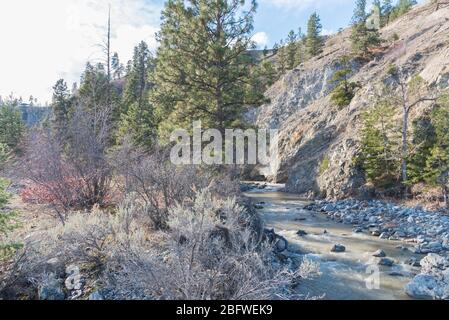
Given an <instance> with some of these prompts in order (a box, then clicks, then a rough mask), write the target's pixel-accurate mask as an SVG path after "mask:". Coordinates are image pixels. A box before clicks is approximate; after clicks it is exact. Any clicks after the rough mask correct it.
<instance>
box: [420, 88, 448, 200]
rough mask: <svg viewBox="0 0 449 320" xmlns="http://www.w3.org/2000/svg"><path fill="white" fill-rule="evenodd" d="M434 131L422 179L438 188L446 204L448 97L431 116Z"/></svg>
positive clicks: (442, 99) (441, 101)
mask: <svg viewBox="0 0 449 320" xmlns="http://www.w3.org/2000/svg"><path fill="white" fill-rule="evenodd" d="M431 122H432V125H433V127H434V130H435V138H434V145H433V147H432V149H431V152H430V155H429V157H428V158H427V161H426V167H425V169H424V178H425V181H426V182H427V183H429V184H430V185H433V186H440V187H441V189H442V191H443V195H444V198H445V202H446V205H449V203H448V188H449V97H448V96H444V97H442V98H441V99H440V100H439V101H438V106H437V107H436V109H435V110H434V111H433V112H432V114H431Z"/></svg>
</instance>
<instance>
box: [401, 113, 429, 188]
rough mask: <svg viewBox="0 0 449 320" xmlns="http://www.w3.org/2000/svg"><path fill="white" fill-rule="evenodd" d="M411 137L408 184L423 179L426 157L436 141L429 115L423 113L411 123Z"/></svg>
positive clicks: (422, 180)
mask: <svg viewBox="0 0 449 320" xmlns="http://www.w3.org/2000/svg"><path fill="white" fill-rule="evenodd" d="M412 126H413V139H412V143H411V144H412V146H413V148H412V150H413V151H412V152H411V154H410V159H409V161H408V171H409V173H408V184H409V185H413V184H416V183H419V182H424V181H425V176H424V174H423V173H424V170H423V168H425V167H426V163H427V159H428V158H429V157H430V154H431V151H432V148H433V146H434V145H435V143H436V134H435V128H434V127H433V125H432V119H431V116H430V115H428V114H424V115H423V116H421V117H419V118H417V119H415V120H414V121H413V123H412Z"/></svg>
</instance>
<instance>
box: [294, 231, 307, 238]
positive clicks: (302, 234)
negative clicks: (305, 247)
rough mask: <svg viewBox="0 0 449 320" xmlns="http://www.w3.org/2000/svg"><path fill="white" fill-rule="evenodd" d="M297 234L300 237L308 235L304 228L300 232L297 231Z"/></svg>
mask: <svg viewBox="0 0 449 320" xmlns="http://www.w3.org/2000/svg"><path fill="white" fill-rule="evenodd" d="M296 234H297V235H298V236H300V237H304V236H306V235H307V232H306V231H304V230H299V231H298V232H296Z"/></svg>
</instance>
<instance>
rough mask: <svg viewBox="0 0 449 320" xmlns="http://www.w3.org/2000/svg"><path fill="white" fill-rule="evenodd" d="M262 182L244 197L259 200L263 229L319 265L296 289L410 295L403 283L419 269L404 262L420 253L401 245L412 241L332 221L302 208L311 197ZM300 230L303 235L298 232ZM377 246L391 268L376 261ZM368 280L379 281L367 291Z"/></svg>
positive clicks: (332, 295) (366, 296) (345, 296)
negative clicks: (315, 274) (338, 247)
mask: <svg viewBox="0 0 449 320" xmlns="http://www.w3.org/2000/svg"><path fill="white" fill-rule="evenodd" d="M263 185H266V187H265V188H264V189H259V188H253V189H251V190H249V191H248V192H246V193H245V195H246V196H247V197H249V198H251V199H253V202H254V203H256V204H258V205H257V207H258V210H257V211H258V212H259V214H260V215H261V217H262V219H263V220H264V222H265V224H266V226H267V228H274V229H275V232H276V233H277V234H279V235H281V236H283V237H285V238H286V239H287V240H288V242H289V251H292V252H300V253H304V254H305V256H306V257H307V258H308V259H310V260H313V261H317V262H319V263H320V271H321V273H322V275H321V276H319V277H318V278H314V279H311V280H305V281H303V282H302V283H301V285H300V288H299V290H300V293H302V294H305V295H307V294H308V295H309V296H314V297H321V296H323V295H324V297H323V299H327V300H397V299H400V300H405V299H407V300H408V299H410V298H409V297H408V296H407V295H406V294H405V291H404V287H405V286H406V284H407V283H409V282H410V281H411V280H412V279H413V277H414V275H416V274H417V273H419V268H416V267H412V266H410V265H408V264H407V262H406V261H407V260H408V259H410V258H412V257H415V258H417V259H418V261H419V260H420V259H421V258H422V257H423V256H419V255H416V254H414V253H412V252H411V251H410V250H406V249H404V248H408V247H410V248H411V247H412V246H411V245H409V244H407V243H405V242H401V241H390V240H383V239H380V238H378V237H374V236H371V235H369V234H366V233H354V232H353V227H352V226H351V225H345V224H342V223H337V222H334V221H332V220H330V219H329V218H328V217H327V216H326V215H325V214H323V213H317V212H313V211H308V210H305V209H304V206H306V205H307V204H309V203H310V201H307V200H304V199H301V198H300V197H298V196H296V195H292V194H287V193H283V192H281V191H280V190H282V189H283V187H284V186H283V185H274V184H265V183H264V184H263ZM299 230H303V231H305V232H306V233H307V235H304V236H299V235H297V232H298V231H299ZM335 244H342V245H344V246H345V247H346V251H345V252H343V253H332V252H331V249H332V247H333V245H335ZM379 249H382V250H383V251H384V252H385V253H386V255H387V257H388V258H390V259H392V260H394V262H395V263H394V265H393V266H391V267H388V266H378V265H377V261H376V260H375V259H376V258H374V257H373V256H372V254H373V252H375V251H377V250H379ZM376 270H378V271H379V272H376ZM373 272H374V273H373ZM373 281H374V282H373ZM367 283H368V286H367ZM373 283H374V284H376V283H378V285H377V286H376V285H374V288H372V289H368V287H373V285H372V284H373ZM370 284H371V285H370Z"/></svg>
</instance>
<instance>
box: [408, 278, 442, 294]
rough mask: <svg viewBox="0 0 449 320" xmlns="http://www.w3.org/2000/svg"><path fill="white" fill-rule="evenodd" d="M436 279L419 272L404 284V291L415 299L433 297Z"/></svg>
mask: <svg viewBox="0 0 449 320" xmlns="http://www.w3.org/2000/svg"><path fill="white" fill-rule="evenodd" d="M436 286H437V281H436V279H435V278H434V277H433V276H431V275H426V274H419V275H417V276H416V277H415V278H414V279H413V281H412V282H410V283H409V284H407V285H406V287H405V293H407V295H409V296H410V297H412V298H415V299H433V298H434V292H433V290H434V288H435V287H436Z"/></svg>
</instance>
